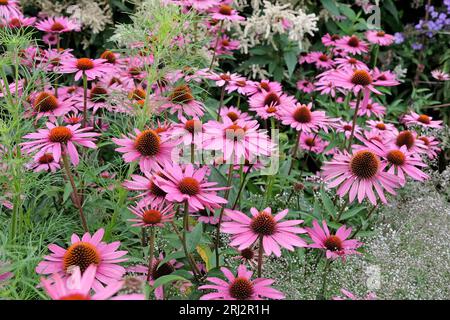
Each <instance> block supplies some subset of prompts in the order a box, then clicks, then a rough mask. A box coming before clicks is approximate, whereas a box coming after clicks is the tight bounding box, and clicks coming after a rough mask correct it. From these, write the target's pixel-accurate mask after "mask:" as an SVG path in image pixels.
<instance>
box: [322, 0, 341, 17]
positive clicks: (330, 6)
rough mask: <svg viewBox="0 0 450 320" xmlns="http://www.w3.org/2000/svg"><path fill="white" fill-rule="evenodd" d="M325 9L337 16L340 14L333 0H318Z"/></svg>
mask: <svg viewBox="0 0 450 320" xmlns="http://www.w3.org/2000/svg"><path fill="white" fill-rule="evenodd" d="M320 2H322V5H323V6H324V8H325V9H327V10H328V11H329V12H330V13H331V14H332V15H334V16H338V15H339V14H340V12H339V8H338V7H337V5H336V2H335V1H334V0H320Z"/></svg>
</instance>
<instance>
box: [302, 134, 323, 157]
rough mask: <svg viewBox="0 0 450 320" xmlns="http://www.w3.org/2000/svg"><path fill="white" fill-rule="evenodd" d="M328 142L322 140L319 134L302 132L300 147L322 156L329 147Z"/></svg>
mask: <svg viewBox="0 0 450 320" xmlns="http://www.w3.org/2000/svg"><path fill="white" fill-rule="evenodd" d="M328 144H329V143H328V142H327V141H324V140H322V138H320V137H319V136H318V135H317V134H312V133H307V132H302V134H301V135H300V137H299V146H300V148H301V149H303V150H305V151H308V152H313V153H317V154H320V153H322V152H323V151H324V150H325V148H326V147H327V146H328Z"/></svg>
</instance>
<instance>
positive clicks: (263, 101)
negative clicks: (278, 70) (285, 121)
mask: <svg viewBox="0 0 450 320" xmlns="http://www.w3.org/2000/svg"><path fill="white" fill-rule="evenodd" d="M248 103H249V106H250V107H249V109H250V110H251V111H254V112H256V113H257V114H258V116H260V117H261V118H262V119H267V118H269V117H275V118H277V119H278V117H279V112H280V110H281V109H286V108H289V107H292V106H294V105H295V103H296V101H295V98H294V97H292V96H288V95H286V94H284V93H281V92H280V93H278V92H274V91H270V92H267V91H264V92H260V93H256V94H254V95H253V96H251V97H250V99H249V101H248Z"/></svg>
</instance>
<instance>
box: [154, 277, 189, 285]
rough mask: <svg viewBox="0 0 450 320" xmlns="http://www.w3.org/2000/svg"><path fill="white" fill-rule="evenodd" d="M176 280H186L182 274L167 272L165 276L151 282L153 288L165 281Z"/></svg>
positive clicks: (163, 283)
mask: <svg viewBox="0 0 450 320" xmlns="http://www.w3.org/2000/svg"><path fill="white" fill-rule="evenodd" d="M178 280H186V278H183V277H182V276H178V275H175V274H169V275H167V276H162V277H160V278H158V279H156V280H155V282H154V283H153V288H157V287H159V286H162V285H165V284H166V283H169V282H174V281H178Z"/></svg>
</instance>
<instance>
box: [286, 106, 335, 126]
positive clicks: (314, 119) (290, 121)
mask: <svg viewBox="0 0 450 320" xmlns="http://www.w3.org/2000/svg"><path fill="white" fill-rule="evenodd" d="M311 108H312V103H308V104H307V105H306V104H301V103H297V104H296V105H288V106H285V107H283V108H281V110H280V111H279V114H280V120H281V122H282V123H283V124H284V125H289V126H291V127H292V128H294V129H295V130H297V131H302V132H313V131H314V132H317V131H318V130H319V129H322V130H324V131H325V132H328V128H329V127H330V126H332V125H333V122H334V121H335V119H331V118H328V117H327V115H326V114H325V111H317V110H316V111H311Z"/></svg>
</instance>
